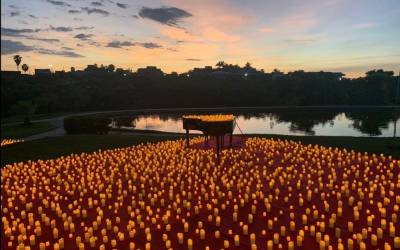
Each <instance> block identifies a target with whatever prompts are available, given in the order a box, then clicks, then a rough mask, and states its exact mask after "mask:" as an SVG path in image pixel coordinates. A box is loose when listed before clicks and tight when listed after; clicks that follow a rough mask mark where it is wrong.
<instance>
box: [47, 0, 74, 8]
mask: <svg viewBox="0 0 400 250" xmlns="http://www.w3.org/2000/svg"><path fill="white" fill-rule="evenodd" d="M47 2H48V3H51V4H53V5H57V6H62V7H71V5H70V4H69V3H67V2H64V1H57V0H47Z"/></svg>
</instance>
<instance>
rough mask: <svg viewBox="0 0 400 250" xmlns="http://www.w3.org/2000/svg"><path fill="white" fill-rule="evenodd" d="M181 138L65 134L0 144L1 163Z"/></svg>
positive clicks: (173, 136) (174, 136)
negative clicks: (0, 145) (3, 145)
mask: <svg viewBox="0 0 400 250" xmlns="http://www.w3.org/2000/svg"><path fill="white" fill-rule="evenodd" d="M177 138H181V137H180V136H176V135H171V136H170V135H161V136H160V135H144V136H143V135H67V136H62V137H55V138H47V139H41V140H34V141H27V142H23V143H18V144H12V145H8V146H5V147H2V148H1V166H4V165H5V164H9V163H13V162H20V161H27V160H37V159H42V160H44V159H51V158H56V157H59V156H62V155H69V154H72V153H81V152H93V151H97V150H99V149H112V148H117V147H128V146H132V145H137V144H140V143H146V142H158V141H163V140H173V139H177Z"/></svg>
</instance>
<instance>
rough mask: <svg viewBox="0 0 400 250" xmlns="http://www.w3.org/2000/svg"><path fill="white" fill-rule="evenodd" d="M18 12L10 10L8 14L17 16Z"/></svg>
mask: <svg viewBox="0 0 400 250" xmlns="http://www.w3.org/2000/svg"><path fill="white" fill-rule="evenodd" d="M19 15H20V12H19V11H11V12H10V16H12V17H14V16H19Z"/></svg>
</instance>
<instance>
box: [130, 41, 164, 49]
mask: <svg viewBox="0 0 400 250" xmlns="http://www.w3.org/2000/svg"><path fill="white" fill-rule="evenodd" d="M135 46H142V47H144V48H146V49H157V48H161V47H162V46H161V45H159V44H157V43H152V42H147V43H138V42H137V43H135Z"/></svg>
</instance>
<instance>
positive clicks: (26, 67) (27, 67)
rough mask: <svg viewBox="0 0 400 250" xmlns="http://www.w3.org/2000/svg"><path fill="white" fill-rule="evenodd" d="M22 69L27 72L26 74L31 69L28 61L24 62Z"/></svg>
mask: <svg viewBox="0 0 400 250" xmlns="http://www.w3.org/2000/svg"><path fill="white" fill-rule="evenodd" d="M22 70H23V71H24V72H25V74H26V72H27V71H28V70H29V66H28V64H26V63H24V64H22Z"/></svg>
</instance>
